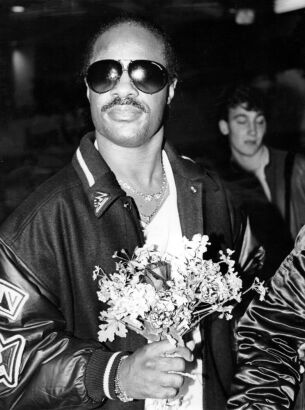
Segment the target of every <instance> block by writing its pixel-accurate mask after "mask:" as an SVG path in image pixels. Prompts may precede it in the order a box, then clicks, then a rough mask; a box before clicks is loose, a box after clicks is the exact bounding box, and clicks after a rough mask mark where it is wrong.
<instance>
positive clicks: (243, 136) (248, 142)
mask: <svg viewBox="0 0 305 410" xmlns="http://www.w3.org/2000/svg"><path fill="white" fill-rule="evenodd" d="M225 129H226V130H227V132H223V133H225V134H227V135H228V137H229V143H230V146H231V150H232V152H233V155H234V152H237V153H239V154H240V155H245V156H252V155H255V154H256V153H257V151H258V150H259V149H260V148H261V146H262V144H263V138H264V135H265V133H266V119H265V117H264V115H263V114H262V113H261V112H260V111H248V110H247V109H246V106H245V105H244V104H242V105H239V106H237V107H235V108H230V110H229V113H228V121H227V122H226V128H225Z"/></svg>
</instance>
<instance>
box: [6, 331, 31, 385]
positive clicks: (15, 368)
mask: <svg viewBox="0 0 305 410" xmlns="http://www.w3.org/2000/svg"><path fill="white" fill-rule="evenodd" d="M24 346H25V338H24V337H23V336H21V335H15V336H13V337H10V338H8V339H6V340H5V339H4V337H3V336H2V334H1V333H0V384H5V385H6V386H7V387H10V388H11V387H16V386H17V383H18V374H19V369H20V364H21V359H22V353H23V350H24Z"/></svg>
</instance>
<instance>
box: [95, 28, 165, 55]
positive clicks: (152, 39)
mask: <svg viewBox="0 0 305 410" xmlns="http://www.w3.org/2000/svg"><path fill="white" fill-rule="evenodd" d="M108 53H109V55H108ZM112 53H114V54H121V56H119V55H118V56H116V55H113V56H111V54H112ZM124 53H125V54H126V55H125V56H124V55H123V54H124ZM129 53H130V54H135V55H137V54H138V55H139V56H138V57H137V58H143V59H148V60H156V59H157V61H159V62H162V61H160V59H163V56H164V44H163V43H162V41H161V39H160V38H159V37H157V35H155V34H154V33H153V32H152V31H151V30H149V29H148V28H146V27H143V26H141V25H139V24H136V23H120V24H118V25H116V26H113V27H111V28H109V29H108V30H107V31H105V32H104V33H103V34H101V36H100V37H99V38H98V39H97V40H96V42H95V45H94V48H93V59H95V58H96V57H97V58H99V55H102V56H103V58H105V57H104V55H107V56H106V58H114V59H116V58H121V59H123V58H124V57H125V58H127V59H128V58H130V59H132V58H135V57H134V56H132V55H128V54H129Z"/></svg>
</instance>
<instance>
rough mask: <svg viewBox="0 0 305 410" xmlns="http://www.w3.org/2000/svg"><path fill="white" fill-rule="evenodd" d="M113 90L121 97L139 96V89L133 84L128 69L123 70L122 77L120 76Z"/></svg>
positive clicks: (113, 92)
mask: <svg viewBox="0 0 305 410" xmlns="http://www.w3.org/2000/svg"><path fill="white" fill-rule="evenodd" d="M111 92H112V94H114V95H118V96H119V97H128V96H137V95H138V94H139V91H138V89H137V88H136V86H135V85H134V84H133V82H132V80H131V78H130V77H129V75H128V72H127V70H124V71H123V73H122V75H121V77H120V78H119V80H118V81H117V83H116V85H115V86H114V87H113V89H112V90H111Z"/></svg>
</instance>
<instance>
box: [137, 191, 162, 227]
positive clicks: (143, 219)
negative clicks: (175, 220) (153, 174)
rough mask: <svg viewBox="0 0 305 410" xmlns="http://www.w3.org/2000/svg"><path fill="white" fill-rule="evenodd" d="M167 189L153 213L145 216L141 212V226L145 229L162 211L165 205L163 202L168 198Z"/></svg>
mask: <svg viewBox="0 0 305 410" xmlns="http://www.w3.org/2000/svg"><path fill="white" fill-rule="evenodd" d="M167 186H168V185H167V184H166V188H167ZM166 191H167V189H165V190H164V192H163V194H162V196H161V198H160V201H159V202H158V203H157V206H156V208H155V209H154V210H153V211H152V213H151V214H150V215H145V214H143V213H142V212H139V215H140V219H141V224H142V226H143V228H144V229H145V228H146V227H147V225H149V224H150V222H151V220H152V219H153V217H154V216H155V215H156V214H157V212H158V211H159V210H160V208H161V206H162V205H163V202H164V201H165V198H166V195H165V193H166Z"/></svg>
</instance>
